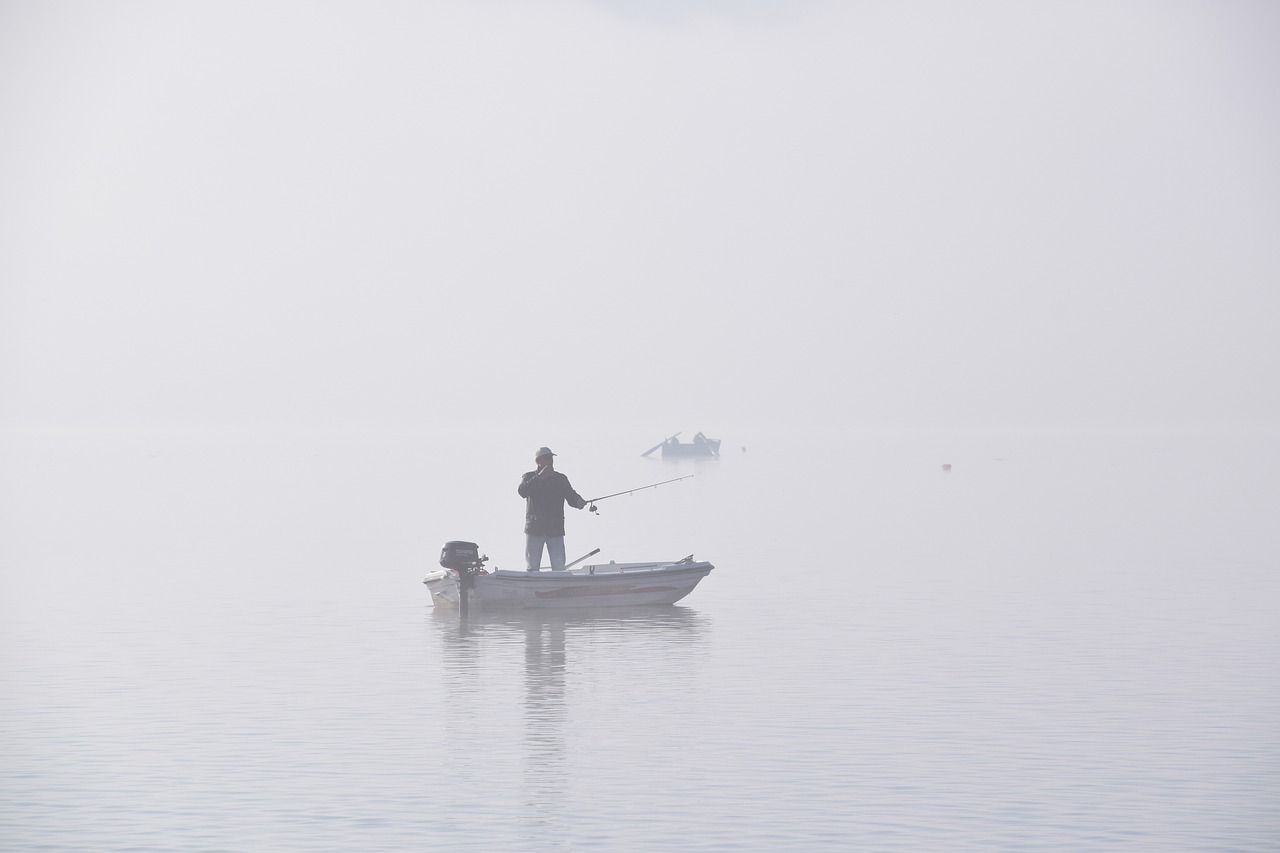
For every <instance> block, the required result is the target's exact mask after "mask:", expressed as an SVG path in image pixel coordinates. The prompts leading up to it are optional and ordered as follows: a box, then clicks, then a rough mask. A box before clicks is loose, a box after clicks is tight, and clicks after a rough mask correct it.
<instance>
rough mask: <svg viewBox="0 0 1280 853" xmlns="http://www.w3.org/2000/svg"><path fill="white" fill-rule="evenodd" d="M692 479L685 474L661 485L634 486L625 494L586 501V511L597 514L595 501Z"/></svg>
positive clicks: (615, 493) (616, 493) (618, 493)
mask: <svg viewBox="0 0 1280 853" xmlns="http://www.w3.org/2000/svg"><path fill="white" fill-rule="evenodd" d="M692 477H693V475H692V474H685V475H684V476H683V477H673V478H671V479H670V480H663V481H662V482H661V483H650V484H649V485H647V486H636V487H635V488H634V489H627V490H626V491H625V492H614V493H613V494H611V495H605V496H604V497H602V498H592V499H591V500H589V501H587V503H588V504H589V506H588V507H587V509H588V510H589V511H591V512H594V513H597V514H599V512H600V510H598V509H596V501H602V500H604V499H605V498H616V497H617V496H618V495H629V494H632V493H634V492H640V491H644V490H645V489H653V488H657V487H658V486H665V485H666V484H667V483H674V482H676V481H677V480H688V479H691V478H692Z"/></svg>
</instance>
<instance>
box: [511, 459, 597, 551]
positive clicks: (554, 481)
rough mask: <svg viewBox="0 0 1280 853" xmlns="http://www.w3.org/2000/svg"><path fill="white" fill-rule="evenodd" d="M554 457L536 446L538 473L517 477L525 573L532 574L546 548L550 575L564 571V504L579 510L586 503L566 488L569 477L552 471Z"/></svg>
mask: <svg viewBox="0 0 1280 853" xmlns="http://www.w3.org/2000/svg"><path fill="white" fill-rule="evenodd" d="M554 460H555V454H554V453H552V452H551V449H550V448H548V447H539V448H538V453H537V455H536V456H535V457H534V462H536V463H537V465H538V470H536V471H530V472H528V473H527V474H525V475H524V476H523V477H521V478H520V488H519V489H518V490H517V491H519V493H520V497H522V498H524V499H525V511H524V533H525V547H524V558H525V564H526V566H527V567H528V570H529V571H531V572H536V571H538V569H539V568H540V564H541V563H542V549H543V546H546V549H547V556H548V557H550V559H551V570H552V571H553V572H563V571H564V505H565V504H566V503H567V504H569V506H571V507H573V508H574V509H582V508H583V507H585V506H586V505H587V502H586V501H585V500H583V499H582V495H580V494H578V493H577V492H575V491H574V490H573V486H571V485H569V478H568V477H566V476H565V475H564V474H561V473H560V472H559V471H557V470H555V468H554V467H553V465H552V463H553V461H554Z"/></svg>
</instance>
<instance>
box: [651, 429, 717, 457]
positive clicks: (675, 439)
mask: <svg viewBox="0 0 1280 853" xmlns="http://www.w3.org/2000/svg"><path fill="white" fill-rule="evenodd" d="M659 448H661V450H662V456H663V458H666V457H668V456H670V457H672V458H675V459H685V458H691V457H693V458H696V457H702V458H718V457H719V456H720V439H718V438H707V437H706V436H705V435H703V434H702V433H698V434H697V435H695V436H694V437H693V441H681V440H680V433H676V434H675V435H673V436H671V437H670V438H666V439H663V440H662V441H661V442H660V443H658V444H655V445H654V446H653V447H650V448H649V449H648V450H646V451H645V452H644V453H641V454H640V455H641V456H648V455H649V454H651V453H653V452H654V451H655V450H658V449H659Z"/></svg>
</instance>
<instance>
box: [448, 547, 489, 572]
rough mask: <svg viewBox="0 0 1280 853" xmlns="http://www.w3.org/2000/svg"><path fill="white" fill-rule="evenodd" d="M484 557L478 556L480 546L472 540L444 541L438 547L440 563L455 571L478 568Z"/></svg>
mask: <svg viewBox="0 0 1280 853" xmlns="http://www.w3.org/2000/svg"><path fill="white" fill-rule="evenodd" d="M486 559H488V558H487V557H481V556H480V546H479V545H477V544H476V543H474V542H446V543H444V547H443V548H441V549H440V565H442V566H444V567H445V568H446V569H453V570H454V571H455V572H461V571H463V570H464V569H478V568H480V566H481V564H482V563H484V561H485V560H486Z"/></svg>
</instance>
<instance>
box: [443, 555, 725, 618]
mask: <svg viewBox="0 0 1280 853" xmlns="http://www.w3.org/2000/svg"><path fill="white" fill-rule="evenodd" d="M478 554H479V552H478V551H477V550H476V546H475V545H474V544H473V543H470V542H450V543H447V544H446V545H445V550H444V553H443V554H442V555H441V558H440V563H441V565H443V566H444V568H443V569H441V570H440V571H437V572H430V573H429V574H428V575H427V576H426V577H425V578H423V580H422V582H423V583H424V584H426V586H427V589H428V590H430V591H431V598H432V600H433V601H434V602H435V604H436V605H437V606H445V607H458V606H459V604H460V600H459V596H460V594H461V589H462V586H463V583H464V581H465V583H467V584H468V585H469V586H470V596H469V598H468V602H469V605H470V606H471V607H477V608H484V609H515V610H547V609H566V608H573V607H625V606H633V605H650V604H674V603H675V602H677V601H679V600H680V599H682V598H684V597H685V596H686V595H688V594H689V593H691V592H693V588H694V587H695V586H697V585H698V582H699V581H701V580H702V579H703V578H705V577H706V576H707V575H709V574H711V570H712V569H714V568H715V566H713V565H711V564H710V563H708V562H706V561H705V560H702V561H699V560H694V559H693V555H692V554H690V555H689V556H688V557H685V558H684V559H683V560H675V561H668V562H656V563H614V562H609V563H602V564H600V565H595V566H581V567H578V568H571V569H566V570H565V571H562V572H552V571H540V572H515V571H508V570H502V569H498V570H495V571H493V572H488V571H486V570H485V569H484V568H483V563H484V560H485V559H487V558H481V557H479V556H478Z"/></svg>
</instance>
